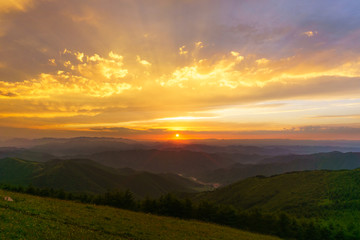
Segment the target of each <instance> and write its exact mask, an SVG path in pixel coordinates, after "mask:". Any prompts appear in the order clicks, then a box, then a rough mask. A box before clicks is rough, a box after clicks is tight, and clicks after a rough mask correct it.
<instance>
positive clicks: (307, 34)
mask: <svg viewBox="0 0 360 240" xmlns="http://www.w3.org/2000/svg"><path fill="white" fill-rule="evenodd" d="M302 34H303V35H305V36H307V37H314V36H315V35H317V34H318V31H307V32H303V33H302Z"/></svg>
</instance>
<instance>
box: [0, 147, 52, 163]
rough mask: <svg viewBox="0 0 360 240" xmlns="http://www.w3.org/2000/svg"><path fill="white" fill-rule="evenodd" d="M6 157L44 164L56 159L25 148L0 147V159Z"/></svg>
mask: <svg viewBox="0 0 360 240" xmlns="http://www.w3.org/2000/svg"><path fill="white" fill-rule="evenodd" d="M6 157H11V158H21V159H26V160H29V161H36V162H46V161H48V160H51V159H55V158H56V157H55V156H54V155H51V154H48V153H44V152H34V151H30V150H28V149H25V148H14V147H0V159H1V158H6Z"/></svg>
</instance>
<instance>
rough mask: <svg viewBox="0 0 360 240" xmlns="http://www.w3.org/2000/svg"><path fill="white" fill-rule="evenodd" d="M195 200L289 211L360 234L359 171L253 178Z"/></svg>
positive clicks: (202, 195)
mask: <svg viewBox="0 0 360 240" xmlns="http://www.w3.org/2000/svg"><path fill="white" fill-rule="evenodd" d="M196 199H197V200H201V199H207V200H210V201H214V202H216V203H221V204H231V205H233V206H235V207H236V208H238V209H243V210H246V209H255V208H257V209H260V210H262V211H267V212H277V211H286V212H288V213H289V214H294V215H296V216H299V217H314V218H316V219H322V220H323V221H324V222H327V223H333V224H340V225H344V226H346V227H350V228H355V229H358V231H360V207H359V206H360V169H355V170H339V171H325V170H323V171H306V172H294V173H287V174H281V175H276V176H272V177H253V178H248V179H245V180H242V181H239V182H237V183H234V184H232V185H229V186H227V187H224V188H220V189H218V190H216V191H213V192H206V193H200V194H198V195H197V196H196Z"/></svg>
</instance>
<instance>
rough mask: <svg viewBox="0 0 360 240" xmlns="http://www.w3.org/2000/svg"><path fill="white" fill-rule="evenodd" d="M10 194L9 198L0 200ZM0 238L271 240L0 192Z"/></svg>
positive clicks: (191, 223)
mask: <svg viewBox="0 0 360 240" xmlns="http://www.w3.org/2000/svg"><path fill="white" fill-rule="evenodd" d="M5 196H10V197H11V198H13V199H14V202H7V201H5V200H4V197H5ZM0 211H1V215H0V220H1V226H0V239H28V240H32V239H48V240H50V239H106V240H108V239H132V240H145V239H147V240H152V239H154V240H161V239H164V240H165V239H169V240H177V239H179V240H180V239H181V240H183V239H187V240H192V239H194V240H195V239H199V240H200V239H207V240H220V239H222V240H227V239H229V240H230V239H231V240H232V239H241V240H257V239H259V240H260V239H261V240H275V239H278V238H276V237H270V236H264V235H258V234H253V233H248V232H244V231H240V230H236V229H232V228H228V227H223V226H219V225H214V224H208V223H202V222H198V221H185V220H180V219H176V218H170V217H159V216H154V215H150V214H144V213H136V212H131V211H126V210H120V209H116V208H111V207H104V206H95V205H88V204H80V203H75V202H70V201H63V200H56V199H49V198H41V197H35V196H30V195H25V194H19V193H14V192H7V191H3V190H0Z"/></svg>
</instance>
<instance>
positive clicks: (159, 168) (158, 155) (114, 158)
mask: <svg viewBox="0 0 360 240" xmlns="http://www.w3.org/2000/svg"><path fill="white" fill-rule="evenodd" d="M86 157H87V158H90V159H93V160H95V161H97V162H99V163H101V164H104V165H106V166H110V167H114V168H123V167H129V168H133V169H137V170H144V171H150V172H155V173H163V172H170V173H179V174H184V175H187V176H198V175H199V174H201V173H203V172H206V171H211V170H215V169H218V168H222V167H228V166H230V165H231V164H233V163H235V162H234V161H233V159H232V158H231V157H230V156H229V155H222V154H210V153H204V152H192V151H184V150H180V151H161V150H128V151H111V152H101V153H95V154H92V155H88V156H86Z"/></svg>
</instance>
